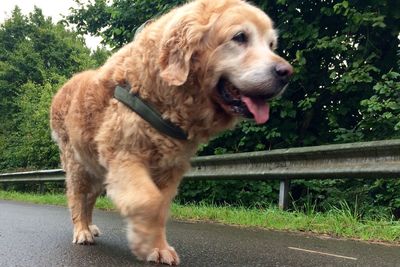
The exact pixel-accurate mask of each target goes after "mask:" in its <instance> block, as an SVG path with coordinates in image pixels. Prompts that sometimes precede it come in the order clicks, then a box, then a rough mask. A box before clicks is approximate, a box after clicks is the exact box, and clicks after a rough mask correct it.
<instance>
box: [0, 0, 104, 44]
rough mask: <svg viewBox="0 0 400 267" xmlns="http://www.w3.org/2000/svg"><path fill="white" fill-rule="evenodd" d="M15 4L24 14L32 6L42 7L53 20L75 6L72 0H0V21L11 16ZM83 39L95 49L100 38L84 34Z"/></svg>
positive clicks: (59, 17) (44, 12)
mask: <svg viewBox="0 0 400 267" xmlns="http://www.w3.org/2000/svg"><path fill="white" fill-rule="evenodd" d="M83 2H84V1H83ZM16 5H17V6H19V7H20V8H21V10H22V13H24V14H28V13H29V12H32V11H33V7H34V6H37V7H39V8H41V9H42V11H43V14H44V15H45V16H47V17H52V18H53V22H57V21H59V20H60V19H61V18H62V15H67V14H68V13H69V10H68V9H69V8H70V7H72V6H74V7H76V4H75V2H74V1H73V0H2V1H1V4H0V23H3V21H4V20H5V19H7V18H9V17H10V16H11V12H12V10H13V9H14V7H15V6H16ZM85 39H86V43H87V45H88V47H90V48H91V49H95V48H96V47H97V45H98V44H99V42H100V40H101V39H100V38H94V37H90V36H86V37H85Z"/></svg>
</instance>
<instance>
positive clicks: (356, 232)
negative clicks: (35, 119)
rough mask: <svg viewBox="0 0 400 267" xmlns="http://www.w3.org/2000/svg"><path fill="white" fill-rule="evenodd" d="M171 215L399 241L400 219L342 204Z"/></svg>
mask: <svg viewBox="0 0 400 267" xmlns="http://www.w3.org/2000/svg"><path fill="white" fill-rule="evenodd" d="M0 199H3V200H14V201H23V202H30V203H36V204H50V205H62V206H66V198H65V196H64V195H61V194H56V195H54V194H45V195H36V194H28V193H17V192H8V191H0ZM96 208H98V209H103V210H113V209H114V206H113V204H112V203H111V201H110V200H109V199H108V198H106V197H100V198H99V199H98V200H97V202H96ZM171 216H172V218H174V219H177V220H192V221H193V220H195V221H212V222H218V223H223V224H229V225H237V226H244V227H249V226H250V227H259V228H265V229H273V230H284V231H301V232H311V233H315V234H323V235H329V236H333V237H344V238H353V239H360V240H365V241H379V242H389V243H395V244H400V222H399V221H395V220H391V219H388V218H382V219H381V220H363V219H360V218H357V216H354V215H352V213H351V212H350V211H349V210H347V209H346V208H345V207H344V206H343V207H342V209H332V210H331V211H330V212H327V213H319V212H311V213H308V214H305V213H303V212H287V211H281V210H279V209H277V208H274V207H271V208H268V209H256V208H251V209H249V208H243V207H227V206H225V207H220V206H213V205H209V204H196V205H194V204H191V205H179V204H176V203H174V204H173V205H172V209H171Z"/></svg>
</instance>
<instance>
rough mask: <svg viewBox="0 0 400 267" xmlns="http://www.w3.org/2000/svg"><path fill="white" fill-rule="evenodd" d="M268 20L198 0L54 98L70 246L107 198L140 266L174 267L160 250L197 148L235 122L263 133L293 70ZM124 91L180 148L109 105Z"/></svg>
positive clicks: (250, 9) (235, 1)
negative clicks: (244, 121) (156, 116)
mask: <svg viewBox="0 0 400 267" xmlns="http://www.w3.org/2000/svg"><path fill="white" fill-rule="evenodd" d="M276 46H277V34H276V31H275V30H274V28H273V23H272V21H271V19H270V18H269V17H268V16H267V15H266V14H265V13H264V12H262V11H261V10H260V9H258V8H257V7H255V6H252V5H251V4H249V3H246V2H245V1H241V0H195V1H193V2H190V3H188V4H185V5H183V6H181V7H178V8H176V9H173V10H172V11H170V12H169V13H167V14H166V15H163V16H162V17H160V18H158V19H157V20H155V21H153V22H150V23H148V24H147V25H146V26H145V27H144V28H143V30H142V31H141V32H140V33H138V35H137V36H136V37H135V39H134V40H133V41H132V42H131V43H129V44H127V45H126V46H124V47H123V48H121V49H120V50H119V51H118V52H116V53H115V54H114V55H113V56H111V57H110V58H109V59H108V61H107V62H106V63H105V64H104V65H103V66H102V67H100V68H98V69H96V70H89V71H85V72H82V73H79V74H76V75H75V76H74V77H73V78H71V79H70V80H69V81H68V82H67V83H66V84H65V85H64V86H63V87H62V88H61V89H60V90H59V91H58V93H57V94H56V95H55V96H54V99H53V102H52V106H51V128H52V134H53V139H54V140H55V141H56V142H57V143H58V145H59V147H60V151H61V161H62V165H63V168H64V170H65V171H66V185H67V197H68V205H69V209H70V211H71V216H72V221H73V225H74V230H73V243H77V244H91V243H93V242H94V237H96V236H98V235H99V234H100V231H99V229H98V228H97V226H96V225H94V224H93V222H92V211H93V206H94V204H95V201H96V198H97V196H98V195H99V194H100V193H101V192H102V191H103V190H104V188H106V190H107V194H108V195H109V197H110V198H111V199H112V201H113V202H114V203H115V205H116V207H117V208H118V210H119V211H120V213H121V215H122V216H123V217H124V218H125V219H126V221H127V223H128V228H127V232H128V240H129V245H130V248H131V250H132V252H133V253H134V254H135V255H136V256H137V257H138V258H139V259H140V260H146V261H152V262H159V263H164V264H169V265H177V264H179V261H180V260H179V257H178V254H177V252H176V251H175V250H174V248H173V247H172V246H170V245H169V244H168V242H167V240H166V232H165V225H166V220H167V217H168V210H169V206H170V203H171V200H172V199H173V198H174V196H175V194H176V192H177V187H178V185H179V183H180V181H181V180H182V176H183V174H184V173H185V171H187V170H188V169H189V167H190V161H189V160H190V157H191V156H193V155H194V154H195V152H196V148H197V147H198V146H199V144H200V143H204V142H206V141H207V140H208V139H209V138H210V137H211V136H213V135H215V134H217V133H219V132H221V131H223V130H225V129H228V128H230V127H232V126H233V125H234V124H235V122H236V121H238V118H240V117H247V118H253V119H254V120H255V121H256V122H257V123H265V122H266V121H267V120H268V118H269V105H268V100H270V99H271V98H273V97H275V96H277V95H279V94H281V93H282V91H283V90H284V88H285V87H286V84H287V82H288V78H289V76H290V75H291V74H292V72H293V69H292V67H291V65H290V64H289V63H287V62H286V61H285V60H284V59H282V58H281V57H279V56H278V55H277V54H275V52H274V50H275V48H276ZM126 84H129V85H130V88H131V89H130V92H131V93H132V94H137V95H139V96H140V97H141V98H142V99H144V100H145V101H146V102H147V103H149V104H150V105H151V106H152V107H153V108H154V109H156V110H157V111H158V112H159V113H160V114H161V116H162V118H164V119H166V120H169V121H170V122H172V123H173V124H174V125H176V126H177V127H180V128H181V129H182V130H183V131H184V132H185V133H186V135H187V139H186V140H182V139H177V138H174V137H170V136H168V135H166V134H164V133H162V132H159V131H158V130H156V129H155V128H154V127H153V126H152V125H150V124H149V123H148V122H147V121H146V120H144V119H143V118H142V117H141V116H139V115H138V114H137V113H136V112H134V111H132V110H131V109H129V108H128V107H127V106H126V105H125V104H123V103H121V102H120V101H118V100H117V99H115V98H114V97H113V94H114V91H115V88H116V86H117V85H126Z"/></svg>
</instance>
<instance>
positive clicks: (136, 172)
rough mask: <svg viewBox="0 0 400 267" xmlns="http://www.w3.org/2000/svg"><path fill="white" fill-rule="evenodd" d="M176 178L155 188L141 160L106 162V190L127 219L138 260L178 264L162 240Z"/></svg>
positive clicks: (131, 242)
mask: <svg viewBox="0 0 400 267" xmlns="http://www.w3.org/2000/svg"><path fill="white" fill-rule="evenodd" d="M177 184H178V182H175V183H170V184H169V185H168V186H167V187H165V188H163V189H161V190H160V189H159V188H158V187H157V186H156V185H155V184H154V182H153V180H152V179H151V177H150V174H149V171H148V170H147V168H146V166H145V165H144V164H142V163H139V162H135V161H133V160H132V159H125V160H121V159H120V160H118V161H114V162H113V163H111V164H110V168H109V173H108V177H107V192H108V195H109V196H110V197H111V199H112V200H113V201H114V203H115V205H116V206H117V208H118V209H119V210H120V212H121V214H122V215H123V216H124V217H125V218H126V219H127V221H128V240H129V242H130V247H131V250H132V252H133V253H134V254H135V255H136V256H137V257H138V258H139V259H141V260H147V261H154V262H161V263H165V264H169V265H177V264H179V257H178V254H177V253H176V252H175V250H174V248H172V247H171V246H169V244H168V243H167V240H166V234H165V223H166V218H167V214H168V209H169V205H170V202H171V200H172V198H173V196H174V195H175V192H176V187H177Z"/></svg>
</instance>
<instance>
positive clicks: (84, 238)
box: [72, 229, 94, 245]
mask: <svg viewBox="0 0 400 267" xmlns="http://www.w3.org/2000/svg"><path fill="white" fill-rule="evenodd" d="M72 243H74V244H80V245H91V244H93V243H94V238H93V234H92V232H91V231H90V230H89V229H81V230H75V231H74V239H73V240H72Z"/></svg>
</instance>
